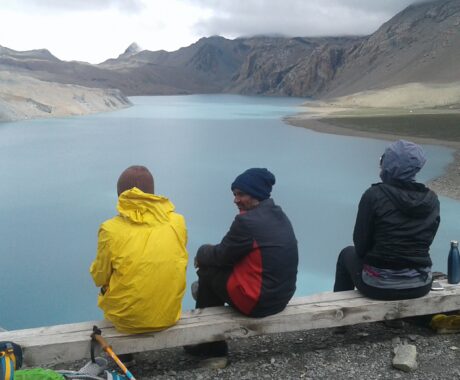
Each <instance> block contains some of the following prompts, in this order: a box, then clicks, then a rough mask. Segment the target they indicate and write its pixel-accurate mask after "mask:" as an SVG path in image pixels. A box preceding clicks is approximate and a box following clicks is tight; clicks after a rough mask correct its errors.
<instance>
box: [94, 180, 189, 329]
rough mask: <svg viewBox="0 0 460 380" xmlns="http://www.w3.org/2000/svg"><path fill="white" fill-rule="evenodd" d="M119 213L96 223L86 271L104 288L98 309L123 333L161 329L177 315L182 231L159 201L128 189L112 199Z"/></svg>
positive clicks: (178, 217)
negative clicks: (93, 256) (93, 249)
mask: <svg viewBox="0 0 460 380" xmlns="http://www.w3.org/2000/svg"><path fill="white" fill-rule="evenodd" d="M117 209H118V211H119V215H118V216H116V217H114V218H112V219H109V220H107V221H105V222H104V223H102V225H101V227H100V229H99V240H98V247H97V257H96V260H94V262H93V263H92V265H91V268H90V273H91V276H92V277H93V280H94V282H95V284H96V286H98V287H103V288H105V293H104V294H100V295H99V299H98V305H99V307H100V308H101V309H102V310H103V311H104V316H105V318H106V319H108V320H109V321H111V322H112V323H113V324H114V326H115V328H116V329H117V330H119V331H121V332H125V333H142V332H147V331H154V330H161V329H164V328H166V327H169V326H172V325H174V324H175V323H176V322H177V320H178V319H179V317H180V314H181V304H182V298H183V296H184V293H185V273H186V266H187V250H186V248H185V247H186V244H187V230H186V227H185V220H184V217H183V216H182V215H179V214H177V213H175V212H174V205H173V204H172V203H171V202H170V201H169V200H168V199H167V198H165V197H162V196H157V195H152V194H146V193H144V192H142V191H141V190H139V189H138V188H136V187H134V188H132V189H130V190H127V191H125V192H123V193H122V194H121V195H120V197H119V198H118V206H117Z"/></svg>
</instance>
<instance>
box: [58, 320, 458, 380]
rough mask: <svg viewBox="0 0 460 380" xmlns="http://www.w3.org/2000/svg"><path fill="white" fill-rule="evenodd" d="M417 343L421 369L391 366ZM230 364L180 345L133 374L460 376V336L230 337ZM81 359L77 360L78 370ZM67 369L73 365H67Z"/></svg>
mask: <svg viewBox="0 0 460 380" xmlns="http://www.w3.org/2000/svg"><path fill="white" fill-rule="evenodd" d="M398 338H399V340H400V341H402V342H407V343H408V344H412V345H415V346H416V348H417V363H418V368H417V369H416V370H414V371H412V372H403V371H401V370H398V369H395V368H393V367H392V359H393V347H394V345H395V344H396V341H398ZM229 350H230V353H229V360H230V363H229V365H228V366H227V368H225V369H208V368H200V367H199V361H197V360H196V359H195V358H193V357H190V356H188V355H187V354H185V353H184V351H183V350H182V349H181V348H175V349H167V350H161V351H155V352H147V353H141V354H137V355H136V361H137V365H136V367H135V368H134V369H133V373H134V375H135V376H136V378H137V379H138V380H144V379H145V380H149V379H199V380H206V379H239V380H245V379H247V380H249V379H256V378H259V379H427V380H428V379H430V380H435V379H460V335H458V334H448V335H439V334H436V333H435V332H433V331H432V330H430V329H429V328H426V327H421V326H417V325H416V324H414V323H408V322H404V323H403V326H402V327H399V328H391V327H388V326H386V325H385V324H383V323H372V324H362V325H356V326H351V327H349V328H348V330H347V331H346V332H345V333H343V332H342V333H337V331H335V330H334V329H325V330H314V331H308V332H297V333H287V334H273V335H265V336H259V337H253V338H248V339H235V340H232V341H230V342H229ZM81 364H82V363H73V366H74V369H77V368H79V366H81ZM66 368H69V366H67V367H66Z"/></svg>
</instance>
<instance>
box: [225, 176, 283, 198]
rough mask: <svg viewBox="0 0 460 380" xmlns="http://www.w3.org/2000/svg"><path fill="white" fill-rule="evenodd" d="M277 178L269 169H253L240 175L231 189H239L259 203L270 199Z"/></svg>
mask: <svg viewBox="0 0 460 380" xmlns="http://www.w3.org/2000/svg"><path fill="white" fill-rule="evenodd" d="M275 181H276V179H275V176H274V175H273V173H271V172H269V171H268V170H267V169H265V168H264V169H260V168H252V169H248V170H246V171H245V172H243V173H242V174H240V175H239V176H238V177H236V179H235V180H234V181H233V183H232V186H231V189H232V191H234V190H235V189H238V190H240V191H242V192H243V193H246V194H248V195H250V196H252V197H254V198H256V199H257V200H258V201H263V200H264V199H268V198H270V193H271V192H272V187H273V185H274V184H275Z"/></svg>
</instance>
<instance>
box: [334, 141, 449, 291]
mask: <svg viewBox="0 0 460 380" xmlns="http://www.w3.org/2000/svg"><path fill="white" fill-rule="evenodd" d="M425 162H426V158H425V153H424V151H423V149H422V148H421V147H420V146H418V145H416V144H414V143H411V142H408V141H404V140H399V141H396V142H394V143H392V144H390V145H389V146H388V147H387V149H386V150H385V153H384V154H383V156H382V157H381V159H380V167H381V171H380V178H381V179H382V182H380V183H377V184H374V185H372V186H371V187H370V188H369V189H367V190H366V191H365V192H364V194H363V196H362V197H361V201H360V203H359V208H358V215H357V217H356V223H355V228H354V232H353V242H354V246H349V247H346V248H344V249H343V250H342V251H341V252H340V255H339V258H338V260H337V268H336V274H335V284H334V291H335V292H339V291H344V290H352V289H354V288H355V287H356V288H357V289H358V290H359V291H360V292H361V293H363V294H364V295H365V296H367V297H370V298H375V299H384V300H395V299H409V298H418V297H422V296H424V295H425V294H427V293H428V292H429V291H430V289H431V282H432V275H431V265H432V262H431V258H430V255H429V250H430V245H431V243H432V242H433V239H434V237H435V235H436V232H437V230H438V227H439V223H440V216H439V200H438V197H437V196H436V194H435V193H434V192H433V191H431V190H430V189H428V188H427V187H426V186H425V185H423V184H421V183H418V182H416V181H415V175H416V174H417V173H418V172H419V171H420V169H421V168H422V167H423V165H424V164H425Z"/></svg>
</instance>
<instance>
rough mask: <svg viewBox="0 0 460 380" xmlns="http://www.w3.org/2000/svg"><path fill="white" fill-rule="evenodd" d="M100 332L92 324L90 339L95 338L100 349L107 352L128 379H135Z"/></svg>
mask: <svg viewBox="0 0 460 380" xmlns="http://www.w3.org/2000/svg"><path fill="white" fill-rule="evenodd" d="M101 334H102V332H101V330H100V329H98V328H97V326H93V333H92V334H91V339H93V340H95V341H96V342H98V343H99V344H100V345H101V347H102V349H103V350H104V351H105V352H107V354H108V355H109V356H110V357H111V358H112V359H113V360H114V361H115V363H117V365H118V367H120V368H121V370H122V371H123V373H124V374H125V375H126V377H127V378H128V379H130V380H136V378H135V377H134V376H133V374H132V373H131V372H130V371H129V369H128V368H126V366H125V365H124V364H123V363H122V362H121V360H120V359H118V356H117V355H115V352H113V350H112V347H110V345H109V344H108V343H107V342H106V340H105V339H104V338H103V337H102V335H101Z"/></svg>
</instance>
